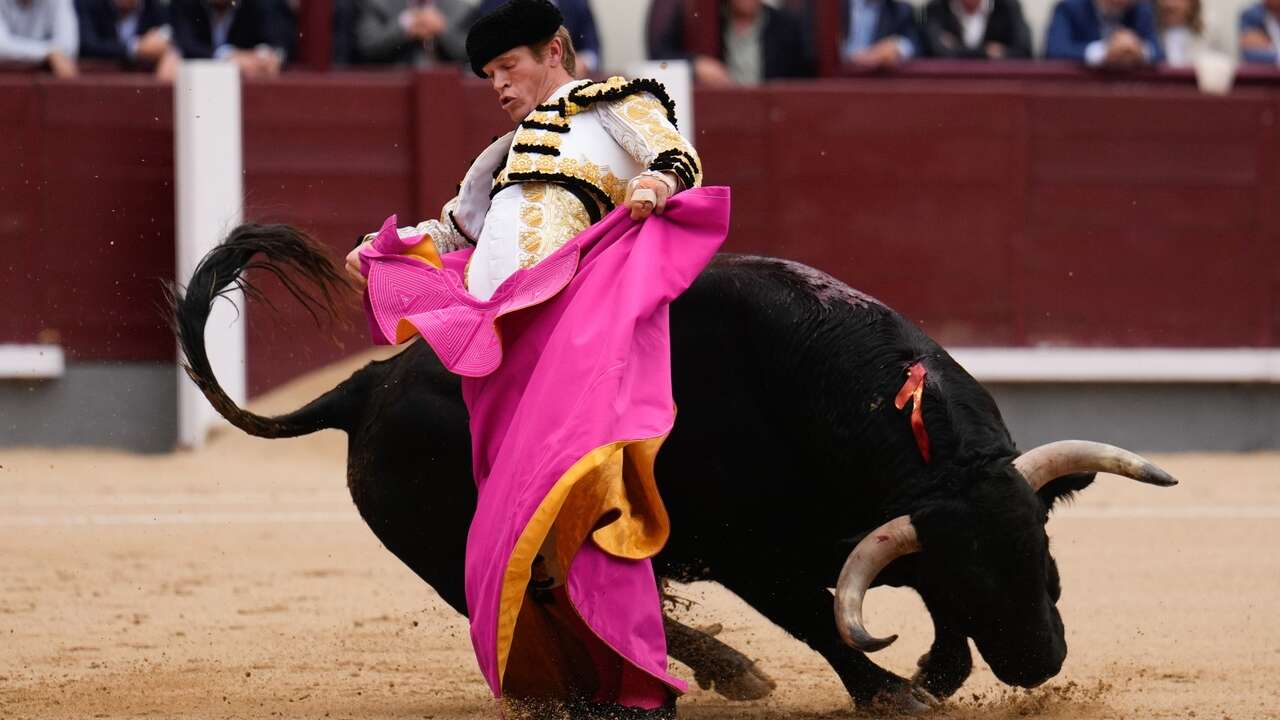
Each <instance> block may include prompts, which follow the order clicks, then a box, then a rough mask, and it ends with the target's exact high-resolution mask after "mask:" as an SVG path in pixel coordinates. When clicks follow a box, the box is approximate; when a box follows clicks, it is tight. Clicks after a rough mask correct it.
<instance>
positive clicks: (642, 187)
mask: <svg viewBox="0 0 1280 720" xmlns="http://www.w3.org/2000/svg"><path fill="white" fill-rule="evenodd" d="M627 190H628V192H627V202H626V205H627V207H628V208H629V209H630V210H631V219H632V220H644V219H645V218H647V217H649V216H650V215H651V214H653V213H657V214H659V215H661V214H662V211H663V210H665V209H666V208H667V197H668V196H670V194H671V189H670V188H669V187H667V184H666V183H665V182H663V181H661V180H659V179H658V178H655V177H646V176H644V175H641V176H640V177H638V178H636V179H635V180H633V181H632V182H631V184H630V186H629V187H628V188H627Z"/></svg>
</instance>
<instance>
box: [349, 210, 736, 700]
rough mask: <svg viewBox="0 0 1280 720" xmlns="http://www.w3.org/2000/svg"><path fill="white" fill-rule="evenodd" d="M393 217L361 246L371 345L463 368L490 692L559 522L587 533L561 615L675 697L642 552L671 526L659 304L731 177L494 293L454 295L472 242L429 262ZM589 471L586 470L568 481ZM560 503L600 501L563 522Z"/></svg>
mask: <svg viewBox="0 0 1280 720" xmlns="http://www.w3.org/2000/svg"><path fill="white" fill-rule="evenodd" d="M389 223H390V225H389V232H388V228H384V231H383V232H382V233H380V235H379V237H378V238H377V240H375V242H374V243H372V244H371V245H372V247H369V248H368V249H367V251H366V252H365V253H364V261H365V263H364V264H365V267H366V273H367V275H368V279H369V290H368V293H367V295H366V310H367V312H368V315H369V320H370V327H371V330H372V332H373V335H374V340H375V341H376V342H380V343H393V342H397V341H403V340H404V339H407V338H408V337H411V336H412V335H413V334H421V335H422V336H423V338H424V339H425V340H426V341H427V342H428V343H430V344H431V346H432V348H433V349H434V350H435V352H436V354H437V355H438V356H439V357H440V360H441V361H442V362H443V363H444V365H445V367H447V368H448V369H449V370H451V371H453V372H455V373H457V374H459V375H463V376H464V380H463V386H462V389H463V398H464V400H465V401H466V404H467V408H468V410H469V411H470V416H471V436H472V454H473V468H474V474H475V481H476V485H477V486H478V488H479V501H478V505H477V508H476V514H475V517H474V518H473V520H472V524H471V530H470V532H469V534H468V537H467V557H466V594H467V605H468V610H469V615H470V618H471V639H472V642H473V644H474V646H475V652H476V657H477V659H478V661H479V664H480V668H481V671H482V672H483V673H484V676H485V678H486V679H487V680H488V682H489V686H490V688H491V689H492V690H493V693H494V695H495V696H501V695H502V693H503V687H504V685H503V678H504V674H506V670H507V667H506V661H507V659H508V657H509V655H510V650H511V645H512V642H513V633H514V628H515V625H516V619H517V618H519V617H523V615H521V606H522V605H523V604H524V603H525V602H526V598H527V597H528V596H527V595H526V593H525V590H526V586H527V584H528V582H529V565H530V563H531V562H532V559H533V557H534V554H535V553H538V552H539V551H540V550H541V548H542V544H543V541H544V540H545V539H546V538H547V536H548V534H549V533H554V532H557V530H555V529H553V526H555V527H560V526H561V525H562V524H563V525H571V526H573V527H577V528H581V529H582V532H583V533H585V535H586V536H585V537H581V538H577V539H576V540H573V541H574V542H578V541H581V544H580V546H577V547H575V548H573V550H571V551H570V552H571V557H570V558H568V560H567V562H568V563H569V565H568V571H567V580H566V581H565V589H566V590H567V593H568V597H569V599H570V601H571V603H572V605H573V609H574V610H576V611H577V613H578V615H579V616H580V617H581V619H582V620H583V621H584V622H585V623H586V626H587V627H588V628H589V629H590V630H591V631H592V632H593V633H594V634H595V635H596V636H597V637H598V638H599V640H601V641H603V642H604V643H605V644H606V645H607V646H608V647H609V648H611V649H612V650H613V651H614V652H616V653H617V654H618V655H619V656H621V657H622V658H624V659H625V660H626V661H627V662H629V663H630V664H631V665H632V666H634V667H635V668H638V669H640V670H642V671H644V672H645V673H648V674H649V675H651V676H652V677H654V678H657V679H658V680H660V681H662V682H663V683H666V684H667V685H668V686H669V687H671V688H674V689H676V690H678V691H683V690H684V689H685V685H684V683H682V682H681V681H680V680H678V679H676V678H674V677H672V676H671V675H669V674H668V673H667V650H666V638H665V634H664V631H663V624H662V613H661V605H660V598H659V595H658V590H657V586H656V583H655V580H654V575H653V569H652V565H651V562H650V560H649V559H648V558H649V557H651V556H652V555H653V554H654V553H656V552H657V550H658V549H659V548H660V547H661V544H662V543H664V542H665V540H666V533H667V525H666V522H667V519H666V512H665V510H664V509H663V508H662V506H661V501H660V500H659V499H657V494H656V489H655V488H654V487H653V486H652V455H653V454H654V453H656V451H657V446H658V445H660V443H661V441H662V439H663V438H665V436H666V434H667V433H668V432H670V430H671V427H672V425H673V423H674V420H675V406H674V403H673V401H672V395H671V353H670V338H669V331H668V306H669V304H670V303H671V301H672V300H674V299H675V298H676V297H677V296H678V295H679V294H680V293H681V292H683V291H684V290H685V289H686V288H687V287H688V286H689V285H690V284H691V283H692V282H693V280H694V279H695V278H696V277H697V276H698V274H699V273H700V272H701V271H702V269H703V268H704V267H705V266H706V264H707V263H708V262H709V261H710V260H711V257H712V256H713V255H714V254H715V252H716V251H717V250H718V248H719V247H720V245H721V243H723V241H724V238H725V235H726V233H727V231H728V224H729V190H728V188H720V187H713V188H696V189H692V190H688V191H686V192H683V193H681V194H679V195H677V196H675V197H673V198H672V199H671V200H670V202H669V203H668V205H667V208H666V211H665V213H664V214H663V215H654V216H652V217H650V218H649V219H648V220H646V221H644V222H640V223H637V222H634V221H632V220H631V219H630V217H629V216H628V213H627V210H626V209H625V208H618V209H616V210H614V211H613V212H612V213H610V214H609V215H607V216H606V217H605V218H604V219H602V220H601V221H600V222H598V223H596V224H595V225H593V226H591V227H590V228H588V229H587V230H586V231H584V232H583V233H582V234H580V235H578V236H577V237H576V238H574V239H573V240H571V241H570V242H568V243H567V244H566V245H565V246H564V247H562V248H560V249H559V250H557V251H556V252H555V253H553V254H552V255H551V256H549V257H547V258H546V259H544V260H543V261H542V262H540V263H538V264H537V265H535V266H534V267H532V268H528V269H524V270H519V271H517V272H516V273H515V274H513V275H512V276H511V277H510V278H508V279H507V280H506V281H505V282H504V283H503V284H502V285H501V286H500V287H499V288H498V289H497V291H496V292H495V293H494V295H493V297H492V298H491V299H490V300H488V301H480V300H477V299H476V298H474V297H472V296H471V295H470V294H468V293H467V292H466V289H465V285H464V281H463V273H464V272H465V270H464V268H465V263H466V262H467V259H468V258H469V257H470V252H471V251H470V250H466V251H461V252H456V253H450V254H448V255H445V256H444V257H443V258H442V265H443V268H439V269H438V268H436V267H433V266H431V265H429V264H427V263H426V262H421V261H419V260H416V259H413V258H410V257H407V256H404V255H401V254H399V253H402V252H403V251H404V250H405V249H406V248H407V247H408V246H410V245H413V244H415V243H417V241H418V239H417V238H406V239H400V238H397V237H396V236H395V230H394V219H392V220H389ZM630 450H636V452H635V453H631V452H630ZM610 458H612V460H610ZM606 466H609V467H614V468H615V470H614V475H610V474H609V471H608V470H607V467H606ZM584 473H586V476H587V477H588V478H589V479H590V482H586V481H582V482H579V484H578V486H577V487H578V489H573V487H572V486H573V485H574V482H575V480H580V479H581V477H582V476H583V474H584ZM618 474H622V475H625V476H626V478H627V479H626V480H625V481H623V482H622V484H621V485H620V484H619V483H618V482H617V479H616V477H614V476H615V475H618ZM588 485H589V486H591V487H590V488H587V487H586V486H588ZM584 488H585V489H584ZM619 488H621V489H619ZM584 492H585V493H587V494H589V495H591V497H590V498H589V501H584V500H582V498H581V496H582V494H583V493H584ZM574 493H577V495H575V494H574ZM566 497H567V498H568V499H567V500H566ZM597 500H599V502H597ZM602 503H603V504H602ZM572 507H577V508H579V509H581V508H584V507H585V508H593V510H591V512H592V513H593V514H594V513H597V512H600V511H602V510H605V511H607V512H604V514H603V515H602V516H599V517H596V516H593V517H588V518H586V519H585V520H583V519H581V518H579V519H577V520H573V521H570V520H566V519H565V518H564V517H563V516H561V517H557V515H559V514H560V511H561V509H562V508H572ZM565 514H568V510H566V513H565ZM560 542H561V543H562V544H563V543H564V542H565V541H564V537H563V536H561V539H560ZM520 626H521V628H523V627H524V624H523V621H522V622H521V625H520ZM522 632H523V630H522Z"/></svg>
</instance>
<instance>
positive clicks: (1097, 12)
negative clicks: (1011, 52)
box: [1044, 0, 1163, 70]
mask: <svg viewBox="0 0 1280 720" xmlns="http://www.w3.org/2000/svg"><path fill="white" fill-rule="evenodd" d="M1044 54H1045V57H1047V58H1050V59H1060V60H1075V61H1078V62H1083V63H1084V64H1085V65H1088V66H1089V67H1105V68H1110V69H1117V70H1119V69H1130V68H1135V67H1138V66H1141V65H1148V64H1150V63H1153V62H1159V61H1160V60H1162V59H1163V58H1162V56H1161V53H1160V44H1159V42H1158V41H1157V40H1156V27H1155V15H1154V13H1152V11H1151V6H1150V5H1149V4H1148V3H1147V2H1146V0H1059V2H1058V4H1057V6H1056V7H1054V9H1053V19H1052V20H1050V21H1049V32H1048V38H1047V40H1046V42H1045V53H1044Z"/></svg>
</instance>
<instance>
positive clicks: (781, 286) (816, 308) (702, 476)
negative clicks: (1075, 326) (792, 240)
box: [658, 255, 1007, 563]
mask: <svg viewBox="0 0 1280 720" xmlns="http://www.w3.org/2000/svg"><path fill="white" fill-rule="evenodd" d="M671 340H672V367H673V383H674V392H675V399H676V405H677V407H678V408H679V412H678V416H677V423H676V429H675V431H674V432H673V434H672V437H671V438H670V440H669V441H668V444H667V447H666V448H664V450H663V454H662V456H660V464H659V468H658V469H659V482H660V483H662V485H663V495H664V498H667V502H668V505H669V506H670V508H669V509H670V510H671V513H672V519H673V523H675V524H676V526H677V527H680V528H681V532H680V533H676V534H675V535H674V536H673V540H672V542H673V550H674V551H675V554H677V555H679V554H681V553H686V554H691V555H696V554H697V553H698V552H699V551H700V549H701V548H703V547H707V546H708V544H710V545H714V544H715V543H717V542H722V540H721V539H720V538H717V537H716V535H717V534H722V533H731V534H734V535H735V537H737V538H739V539H740V540H741V539H742V538H746V537H751V536H752V535H756V534H761V533H762V532H763V533H764V534H765V535H767V537H760V538H758V540H759V542H758V543H757V544H758V548H757V550H758V552H761V553H767V552H770V548H773V547H779V544H778V543H777V542H776V538H777V535H776V534H777V533H787V534H789V535H790V536H792V537H794V538H795V539H797V540H801V541H802V542H809V543H813V546H815V547H817V546H820V545H821V544H822V543H823V542H824V540H825V539H827V538H829V537H830V536H840V535H841V533H846V535H845V536H847V534H854V533H856V532H858V531H859V530H861V529H865V526H870V525H871V524H872V523H874V522H875V521H876V520H877V519H878V518H879V516H880V512H881V510H882V506H883V504H884V503H885V502H887V500H888V498H890V497H891V496H893V495H894V494H895V493H896V492H897V491H899V490H900V489H901V488H902V487H903V486H904V484H907V483H912V482H917V481H918V480H919V479H920V478H921V477H922V476H923V475H926V474H928V473H929V471H930V470H931V468H930V467H929V466H928V465H927V464H926V463H925V462H924V460H923V458H922V456H921V453H920V450H919V448H918V447H917V444H916V440H915V436H914V435H913V433H912V431H911V425H910V419H909V414H908V413H905V412H903V411H900V410H898V409H897V408H896V407H895V406H894V399H895V395H896V394H897V392H898V390H899V389H900V388H901V387H902V384H903V382H904V381H905V380H906V374H905V369H906V368H907V367H908V366H909V365H911V364H912V363H913V362H916V361H923V362H924V363H925V364H926V365H927V366H929V368H930V377H929V380H928V384H927V386H926V398H925V402H924V404H923V412H924V418H925V421H926V425H927V427H929V429H930V432H931V434H932V439H933V440H934V441H935V448H934V450H935V453H936V454H935V458H934V459H935V461H936V462H946V461H947V460H948V458H949V457H950V456H951V455H952V454H955V453H958V452H961V451H962V449H965V448H971V447H974V446H977V445H984V446H989V445H991V444H992V442H993V438H995V439H996V442H997V444H998V441H999V438H1000V437H1002V436H1003V437H1005V438H1007V433H1006V432H1005V431H1004V428H1003V423H1002V422H1000V421H999V414H998V411H996V410H995V404H994V402H992V401H991V399H990V396H989V395H988V394H987V393H986V391H985V390H984V389H983V388H982V387H981V385H979V384H978V383H977V382H976V381H975V380H973V378H972V377H970V376H969V375H968V374H967V373H966V372H965V371H964V370H963V368H961V367H960V366H959V365H958V364H956V363H955V362H954V360H952V359H951V358H950V356H949V355H947V354H946V352H945V351H944V350H943V349H942V348H941V347H939V346H938V345H937V343H935V342H934V341H933V340H932V339H930V338H929V337H928V336H927V335H926V334H924V333H923V332H921V331H920V330H919V329H918V328H917V327H915V325H914V324H912V323H911V322H909V321H908V320H907V319H905V318H903V317H902V316H901V315H899V314H898V313H897V312H895V311H893V310H892V309H891V308H889V307H888V306H887V305H885V304H884V303H882V302H880V301H878V300H876V299H875V298H873V297H871V296H868V295H865V294H863V293H860V292H858V291H856V290H854V289H852V288H850V287H849V286H847V285H845V284H844V283H841V282H840V281H838V280H836V279H834V278H832V277H831V276H829V275H826V274H825V273H822V272H820V271H817V270H814V269H813V268H809V267H807V266H805V265H802V264H799V263H795V262H790V261H785V260H778V259H774V258H762V257H752V256H734V255H722V256H718V257H717V258H716V259H715V261H713V262H712V264H711V265H710V266H709V267H708V268H707V270H706V271H704V273H703V274H702V275H701V276H700V277H699V278H698V280H697V281H696V282H695V283H694V284H693V286H692V287H690V288H689V290H688V291H687V292H686V293H685V294H684V295H683V296H681V297H680V298H679V299H678V300H677V301H676V303H675V304H674V305H673V306H672V311H671ZM953 396H954V397H956V398H958V399H959V402H958V403H957V404H956V407H953V406H952V401H951V398H952V397H953ZM676 483H679V484H680V485H681V487H680V488H679V489H678V490H674V491H673V490H672V489H671V488H672V485H673V484H676ZM746 484H750V485H751V491H750V492H749V493H748V492H742V489H743V486H744V485H746ZM762 516H768V517H767V518H766V517H762ZM704 517H713V518H718V519H719V522H718V524H709V523H706V522H705V521H702V520H699V519H698V518H704ZM780 520H781V521H782V524H781V525H780V524H779V521H780ZM691 528H692V531H691ZM761 528H768V530H766V531H762V530H761ZM698 533H707V534H708V537H705V538H703V537H699V536H698ZM786 544H790V543H786ZM839 552H840V550H839V549H837V550H836V551H835V552H834V553H833V555H832V557H833V558H834V559H833V562H837V563H838V562H839V560H840V555H839ZM843 552H847V548H844V549H843Z"/></svg>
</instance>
